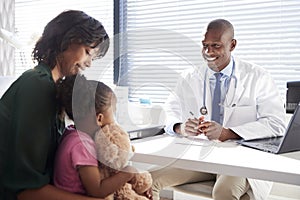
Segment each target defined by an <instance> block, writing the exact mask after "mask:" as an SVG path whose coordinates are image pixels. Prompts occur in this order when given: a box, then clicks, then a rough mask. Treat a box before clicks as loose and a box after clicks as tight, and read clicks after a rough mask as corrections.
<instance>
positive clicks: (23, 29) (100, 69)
mask: <svg viewBox="0 0 300 200" xmlns="http://www.w3.org/2000/svg"><path fill="white" fill-rule="evenodd" d="M67 9H77V10H82V11H84V12H85V13H87V14H89V15H91V16H92V17H94V18H96V19H98V20H99V21H100V22H101V23H102V24H103V25H104V27H105V29H106V31H107V32H108V34H109V36H110V38H111V39H112V41H111V45H110V48H109V51H108V53H107V54H106V56H105V57H104V58H103V59H100V60H96V61H94V62H93V65H92V67H91V68H89V69H87V70H86V72H85V74H86V76H87V77H89V78H91V79H96V80H101V81H103V82H105V83H107V84H109V85H111V84H112V82H113V45H112V44H113V19H114V18H113V13H114V12H113V1H111V0H101V1H100V0H89V1H87V2H83V1H82V0H72V1H61V0H39V1H37V0H15V28H16V32H17V34H18V36H19V38H20V40H21V41H22V42H23V44H24V47H23V48H22V49H17V50H16V54H15V60H16V62H15V63H16V70H15V74H16V75H20V74H21V73H23V72H24V71H25V70H27V69H29V68H32V67H33V66H34V63H33V62H32V59H31V53H32V49H33V46H34V44H35V42H36V40H37V39H38V37H39V36H40V35H41V33H42V32H43V29H44V27H45V26H46V24H47V23H48V22H49V21H50V20H51V19H53V18H54V17H55V16H57V15H58V14H59V13H61V12H62V11H64V10H67Z"/></svg>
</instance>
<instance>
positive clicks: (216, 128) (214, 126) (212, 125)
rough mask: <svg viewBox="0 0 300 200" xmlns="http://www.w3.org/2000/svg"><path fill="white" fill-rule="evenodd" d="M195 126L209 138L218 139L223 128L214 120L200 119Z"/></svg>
mask: <svg viewBox="0 0 300 200" xmlns="http://www.w3.org/2000/svg"><path fill="white" fill-rule="evenodd" d="M197 128H198V130H199V131H201V132H202V133H203V134H204V135H206V137H207V138H208V139H209V140H217V139H219V137H220V136H221V133H222V130H223V126H222V125H221V124H219V123H217V122H215V121H202V122H201V123H200V124H199V125H198V127H197Z"/></svg>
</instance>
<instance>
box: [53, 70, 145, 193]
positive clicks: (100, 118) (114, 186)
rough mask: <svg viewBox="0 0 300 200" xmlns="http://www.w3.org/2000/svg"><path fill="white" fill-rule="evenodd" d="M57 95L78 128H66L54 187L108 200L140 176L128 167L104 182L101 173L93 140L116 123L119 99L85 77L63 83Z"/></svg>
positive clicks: (74, 77) (58, 151)
mask: <svg viewBox="0 0 300 200" xmlns="http://www.w3.org/2000/svg"><path fill="white" fill-rule="evenodd" d="M58 94H59V95H58V98H59V100H60V102H61V107H62V108H63V110H64V111H65V113H66V114H67V115H68V117H69V118H70V119H71V120H73V121H74V124H75V125H70V126H68V127H67V128H66V130H65V132H64V134H63V137H62V140H61V143H60V146H59V148H58V150H57V154H56V161H55V168H54V184H55V185H56V186H57V187H59V188H62V189H64V190H68V191H70V192H74V193H79V194H87V195H90V196H93V197H98V198H105V197H107V196H109V195H110V194H113V193H114V192H115V191H116V190H118V189H119V188H120V187H122V186H123V185H124V184H125V183H126V182H130V181H131V179H132V178H133V176H134V172H137V170H136V169H134V167H131V166H127V167H125V169H123V170H121V171H120V172H118V173H116V174H115V175H113V176H111V177H108V178H105V179H102V178H101V177H103V176H102V175H101V174H100V171H99V169H98V161H97V157H96V156H97V155H96V150H95V143H94V141H93V139H92V138H94V134H95V132H97V130H99V128H101V127H104V126H105V125H108V124H111V123H114V112H115V108H116V96H115V94H114V92H113V91H112V90H111V89H110V88H109V87H108V86H107V85H105V84H104V83H102V82H98V81H92V80H87V79H86V78H85V77H84V76H83V75H77V76H76V75H75V76H70V77H66V78H65V79H64V80H61V81H60V83H59V84H58ZM60 94H61V95H60ZM145 195H147V196H148V195H149V194H148V192H147V194H145Z"/></svg>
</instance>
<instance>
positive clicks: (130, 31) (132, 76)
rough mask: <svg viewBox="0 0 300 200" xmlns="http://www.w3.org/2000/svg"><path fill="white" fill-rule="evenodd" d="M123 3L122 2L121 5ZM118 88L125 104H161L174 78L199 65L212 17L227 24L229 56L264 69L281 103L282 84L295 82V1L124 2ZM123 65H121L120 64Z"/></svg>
mask: <svg viewBox="0 0 300 200" xmlns="http://www.w3.org/2000/svg"><path fill="white" fill-rule="evenodd" d="M122 2H123V1H122ZM123 4H124V5H123V6H122V8H121V9H122V15H121V21H122V23H121V25H122V29H121V30H122V31H123V35H122V37H121V38H122V39H121V42H122V51H121V53H122V55H123V57H124V58H123V59H122V60H121V69H120V72H121V74H120V79H119V84H120V85H128V86H129V92H130V94H129V99H130V100H131V101H138V99H139V98H140V97H143V96H147V97H149V98H150V99H151V100H152V102H153V103H162V102H164V101H165V99H166V98H167V96H168V95H169V93H170V92H172V88H174V86H175V84H176V81H177V77H178V76H179V73H180V72H182V70H184V69H188V68H191V67H197V66H199V65H201V64H203V62H202V58H201V48H202V46H201V32H202V30H203V28H204V27H205V25H206V24H207V23H208V22H209V21H211V20H213V19H216V18H224V19H227V20H229V21H230V22H232V24H233V25H234V28H235V38H236V39H237V47H236V49H235V50H234V52H233V54H234V55H236V56H238V57H239V58H242V59H245V60H248V61H250V62H254V63H256V64H258V65H261V66H262V67H264V68H266V69H267V70H268V71H269V72H270V73H271V75H272V76H273V78H274V80H275V82H276V84H277V86H278V88H279V90H280V94H281V95H282V98H283V99H284V101H285V95H286V82H287V81H295V80H300V48H299V46H300V1H297V0H243V1H240V0H231V1H226V0H201V1H199V0H185V1H181V0H152V1H145V0H126V1H124V2H123ZM122 61H123V62H122Z"/></svg>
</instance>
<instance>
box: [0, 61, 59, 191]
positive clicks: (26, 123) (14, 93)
mask: <svg viewBox="0 0 300 200" xmlns="http://www.w3.org/2000/svg"><path fill="white" fill-rule="evenodd" d="M63 127H64V123H63V122H62V121H60V120H59V118H58V104H57V101H56V87H55V83H54V81H53V79H52V74H51V70H50V68H49V67H48V66H46V65H44V64H39V65H38V66H36V67H35V68H34V69H31V70H28V71H26V72H24V73H23V74H22V75H21V76H20V77H19V78H18V79H17V80H16V81H15V82H14V83H13V84H12V85H11V87H10V88H9V89H8V90H7V91H6V92H5V94H4V95H3V96H2V98H1V100H0V191H1V187H2V188H5V190H10V191H12V192H14V193H18V192H20V191H22V190H24V189H32V188H39V187H42V186H44V185H46V184H49V183H51V180H52V171H53V163H54V154H55V150H56V146H57V143H58V140H59V136H60V135H61V133H62V131H63Z"/></svg>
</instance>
